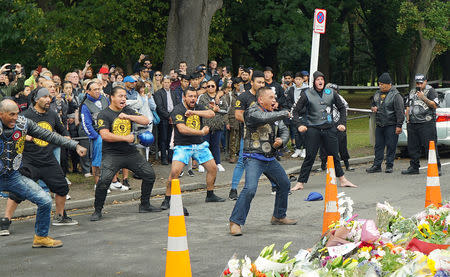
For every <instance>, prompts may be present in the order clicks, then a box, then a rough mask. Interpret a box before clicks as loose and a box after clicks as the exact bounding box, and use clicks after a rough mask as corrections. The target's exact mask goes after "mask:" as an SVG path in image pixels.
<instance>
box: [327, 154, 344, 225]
mask: <svg viewBox="0 0 450 277" xmlns="http://www.w3.org/2000/svg"><path fill="white" fill-rule="evenodd" d="M340 218H341V215H340V214H339V211H338V198H337V182H336V172H335V171H334V159H333V156H328V160H327V184H326V186H325V209H324V211H323V226H322V234H325V232H326V231H327V230H328V227H329V226H330V225H331V224H333V223H334V222H336V221H339V219H340Z"/></svg>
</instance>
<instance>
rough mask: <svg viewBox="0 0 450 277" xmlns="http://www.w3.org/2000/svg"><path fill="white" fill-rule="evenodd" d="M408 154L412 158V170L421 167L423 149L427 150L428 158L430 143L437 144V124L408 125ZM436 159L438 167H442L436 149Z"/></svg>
mask: <svg viewBox="0 0 450 277" xmlns="http://www.w3.org/2000/svg"><path fill="white" fill-rule="evenodd" d="M407 130H408V154H409V157H410V158H411V161H410V162H409V163H410V166H411V167H412V168H417V169H418V168H419V167H420V161H419V159H420V156H421V155H422V149H424V148H425V150H426V153H427V157H428V147H429V146H430V141H434V143H435V145H436V142H437V132H436V122H425V123H408V124H407ZM436 158H437V164H438V167H439V168H440V167H441V161H440V159H439V154H438V151H437V147H436Z"/></svg>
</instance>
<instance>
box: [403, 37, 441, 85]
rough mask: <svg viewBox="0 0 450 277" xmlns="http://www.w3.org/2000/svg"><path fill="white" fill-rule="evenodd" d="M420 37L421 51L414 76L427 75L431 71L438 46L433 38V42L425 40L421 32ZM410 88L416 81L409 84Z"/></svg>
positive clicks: (415, 65)
mask: <svg viewBox="0 0 450 277" xmlns="http://www.w3.org/2000/svg"><path fill="white" fill-rule="evenodd" d="M419 35H420V50H419V53H418V54H417V58H416V62H415V64H414V74H418V73H422V74H425V75H426V74H427V73H428V70H429V69H430V65H431V63H432V62H433V60H434V58H435V56H436V55H434V54H433V49H434V47H435V46H436V40H435V39H434V38H433V39H431V40H428V39H425V38H424V37H423V36H422V33H421V32H420V31H419ZM409 85H410V87H411V88H412V87H413V86H414V79H413V80H411V81H410V83H409Z"/></svg>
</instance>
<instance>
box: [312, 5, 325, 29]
mask: <svg viewBox="0 0 450 277" xmlns="http://www.w3.org/2000/svg"><path fill="white" fill-rule="evenodd" d="M326 23H327V11H326V10H323V9H315V10H314V33H318V34H325V25H326Z"/></svg>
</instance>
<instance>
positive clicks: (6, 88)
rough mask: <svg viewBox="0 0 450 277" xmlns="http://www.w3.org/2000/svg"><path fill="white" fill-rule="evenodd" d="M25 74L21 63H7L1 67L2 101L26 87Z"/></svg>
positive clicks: (0, 89)
mask: <svg viewBox="0 0 450 277" xmlns="http://www.w3.org/2000/svg"><path fill="white" fill-rule="evenodd" d="M24 84H25V75H24V74H22V66H21V65H20V64H9V63H6V64H4V65H3V66H2V67H1V68H0V101H1V100H2V99H3V98H4V97H7V96H11V97H12V96H15V95H16V94H17V93H19V92H20V91H22V90H23V89H24Z"/></svg>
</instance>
